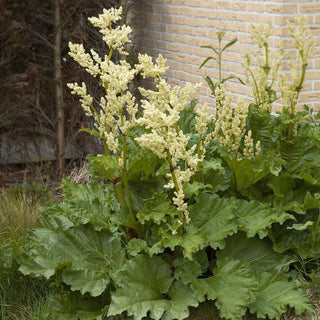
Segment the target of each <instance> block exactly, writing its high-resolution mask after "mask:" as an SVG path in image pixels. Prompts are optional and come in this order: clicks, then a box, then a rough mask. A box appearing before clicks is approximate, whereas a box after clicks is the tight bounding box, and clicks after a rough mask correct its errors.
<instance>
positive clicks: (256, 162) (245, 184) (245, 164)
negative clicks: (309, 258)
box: [223, 153, 284, 192]
mask: <svg viewBox="0 0 320 320" xmlns="http://www.w3.org/2000/svg"><path fill="white" fill-rule="evenodd" d="M223 159H224V160H225V161H226V162H227V164H228V166H229V168H230V169H231V170H232V172H233V176H232V178H231V179H232V181H233V183H234V185H235V188H236V190H237V191H238V192H244V191H245V190H246V189H248V188H249V187H251V186H253V185H254V184H255V183H257V182H258V181H260V180H261V179H263V178H264V177H265V176H267V175H268V174H272V175H278V174H279V173H280V171H281V169H282V164H283V163H284V162H283V161H282V160H281V159H280V158H278V157H277V156H276V155H275V154H273V153H268V154H263V155H259V156H257V157H255V158H253V159H248V158H242V159H241V158H240V159H237V158H231V157H230V156H223Z"/></svg>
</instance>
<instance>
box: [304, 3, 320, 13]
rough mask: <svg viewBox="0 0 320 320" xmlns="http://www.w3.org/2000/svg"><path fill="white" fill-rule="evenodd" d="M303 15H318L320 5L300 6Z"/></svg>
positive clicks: (308, 4) (307, 4)
mask: <svg viewBox="0 0 320 320" xmlns="http://www.w3.org/2000/svg"><path fill="white" fill-rule="evenodd" d="M300 12H301V13H315V12H316V13H318V12H320V3H306V4H300Z"/></svg>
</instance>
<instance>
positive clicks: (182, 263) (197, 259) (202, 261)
mask: <svg viewBox="0 0 320 320" xmlns="http://www.w3.org/2000/svg"><path fill="white" fill-rule="evenodd" d="M192 258H193V260H188V259H186V258H177V259H175V260H174V262H173V266H174V267H175V271H174V276H175V278H176V279H181V281H182V283H183V284H184V285H186V284H190V283H192V282H193V281H194V280H195V279H196V278H197V277H199V276H201V275H202V274H203V273H204V272H205V271H206V270H207V269H208V267H209V262H208V258H207V255H206V252H205V251H204V250H200V251H198V252H197V253H195V254H194V255H193V257H192Z"/></svg>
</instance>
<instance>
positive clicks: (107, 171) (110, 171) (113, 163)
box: [87, 154, 121, 180]
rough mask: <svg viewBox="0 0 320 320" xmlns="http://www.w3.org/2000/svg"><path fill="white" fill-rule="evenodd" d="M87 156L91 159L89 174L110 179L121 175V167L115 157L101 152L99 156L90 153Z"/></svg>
mask: <svg viewBox="0 0 320 320" xmlns="http://www.w3.org/2000/svg"><path fill="white" fill-rule="evenodd" d="M87 158H88V160H89V166H88V174H89V175H91V176H93V177H99V178H104V179H108V180H113V179H115V178H118V177H120V175H121V168H120V166H119V163H118V161H117V159H116V158H115V157H113V156H106V155H101V154H100V155H98V156H92V155H89V156H88V157H87Z"/></svg>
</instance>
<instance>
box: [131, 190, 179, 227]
mask: <svg viewBox="0 0 320 320" xmlns="http://www.w3.org/2000/svg"><path fill="white" fill-rule="evenodd" d="M178 214H179V212H178V210H177V208H176V207H175V206H174V205H173V204H172V201H171V200H170V199H169V198H168V197H167V196H166V195H165V194H164V193H159V194H156V195H155V197H154V198H153V199H147V200H146V201H145V202H144V207H143V209H142V210H140V211H138V213H137V217H138V219H139V221H140V222H141V223H142V224H144V223H145V222H146V221H153V222H154V223H156V224H160V222H165V221H166V218H167V217H168V216H169V217H174V216H177V215H178Z"/></svg>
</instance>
